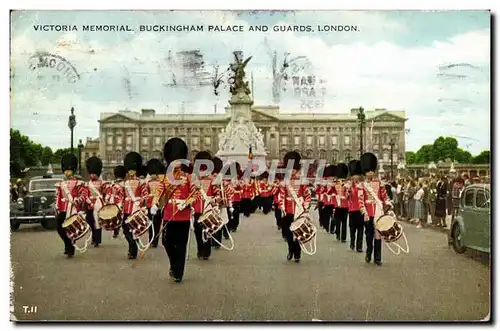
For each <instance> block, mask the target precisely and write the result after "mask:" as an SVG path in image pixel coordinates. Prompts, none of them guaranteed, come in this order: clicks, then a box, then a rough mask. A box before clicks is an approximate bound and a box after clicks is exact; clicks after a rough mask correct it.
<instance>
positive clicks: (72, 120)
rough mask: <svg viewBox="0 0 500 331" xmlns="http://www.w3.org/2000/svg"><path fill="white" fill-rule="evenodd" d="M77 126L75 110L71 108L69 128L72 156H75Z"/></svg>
mask: <svg viewBox="0 0 500 331" xmlns="http://www.w3.org/2000/svg"><path fill="white" fill-rule="evenodd" d="M75 126H76V116H75V108H73V107H71V115H69V119H68V127H69V129H70V131H71V154H73V130H74V128H75Z"/></svg>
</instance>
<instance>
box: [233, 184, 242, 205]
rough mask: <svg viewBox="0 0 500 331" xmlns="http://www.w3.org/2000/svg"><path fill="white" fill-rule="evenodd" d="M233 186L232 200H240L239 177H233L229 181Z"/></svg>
mask: <svg viewBox="0 0 500 331" xmlns="http://www.w3.org/2000/svg"><path fill="white" fill-rule="evenodd" d="M231 186H232V187H233V199H232V201H233V202H240V201H241V197H242V193H243V181H242V180H240V179H233V180H232V181H231Z"/></svg>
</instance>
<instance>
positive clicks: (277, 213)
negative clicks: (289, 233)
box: [274, 203, 282, 229]
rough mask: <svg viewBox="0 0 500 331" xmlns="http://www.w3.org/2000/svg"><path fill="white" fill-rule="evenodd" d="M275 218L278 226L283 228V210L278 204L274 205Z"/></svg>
mask: <svg viewBox="0 0 500 331" xmlns="http://www.w3.org/2000/svg"><path fill="white" fill-rule="evenodd" d="M274 218H275V219H276V226H277V227H278V228H280V229H281V228H282V226H281V209H280V207H279V206H278V204H277V203H275V204H274Z"/></svg>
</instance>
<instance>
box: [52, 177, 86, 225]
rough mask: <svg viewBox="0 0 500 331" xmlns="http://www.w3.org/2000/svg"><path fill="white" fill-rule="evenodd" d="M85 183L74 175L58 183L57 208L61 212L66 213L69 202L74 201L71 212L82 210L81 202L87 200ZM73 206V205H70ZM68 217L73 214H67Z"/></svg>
mask: <svg viewBox="0 0 500 331" xmlns="http://www.w3.org/2000/svg"><path fill="white" fill-rule="evenodd" d="M84 187H85V183H84V182H83V181H81V180H78V179H76V178H74V177H72V178H69V179H67V180H64V181H61V182H58V183H56V209H57V211H58V212H59V213H64V212H66V211H67V210H66V209H68V203H69V202H70V200H72V201H73V203H72V206H73V208H71V209H70V210H68V211H69V212H70V213H71V214H76V213H78V212H79V211H80V210H81V204H82V202H84V201H85V195H84V194H83V191H84ZM69 207H71V206H69ZM66 216H67V217H69V216H71V215H66Z"/></svg>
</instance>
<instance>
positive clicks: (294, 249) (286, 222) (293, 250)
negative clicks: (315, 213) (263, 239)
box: [283, 214, 302, 259]
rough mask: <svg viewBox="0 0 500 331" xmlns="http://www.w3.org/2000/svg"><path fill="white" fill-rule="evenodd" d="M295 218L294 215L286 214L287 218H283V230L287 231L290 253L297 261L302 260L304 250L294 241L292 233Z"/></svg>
mask: <svg viewBox="0 0 500 331" xmlns="http://www.w3.org/2000/svg"><path fill="white" fill-rule="evenodd" d="M293 217H294V215H293V214H286V215H285V217H283V228H284V229H285V236H286V241H287V243H288V253H289V254H292V255H293V257H294V258H295V259H300V253H301V252H302V249H301V248H300V244H299V242H298V241H297V240H294V239H293V233H292V231H290V225H292V222H293Z"/></svg>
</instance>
